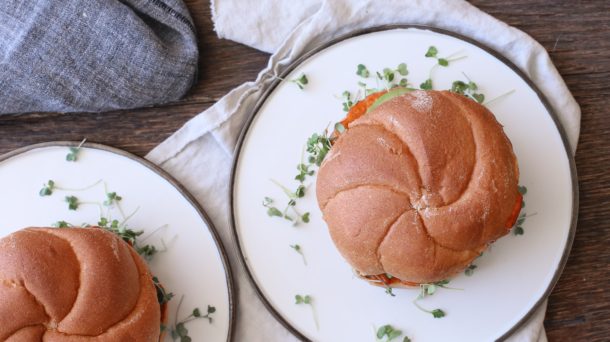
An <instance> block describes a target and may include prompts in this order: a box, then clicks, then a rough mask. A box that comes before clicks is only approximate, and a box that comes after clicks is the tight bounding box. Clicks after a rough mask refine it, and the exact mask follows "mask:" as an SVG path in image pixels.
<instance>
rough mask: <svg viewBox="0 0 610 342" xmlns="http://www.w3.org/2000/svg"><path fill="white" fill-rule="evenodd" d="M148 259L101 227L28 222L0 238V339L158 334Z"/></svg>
mask: <svg viewBox="0 0 610 342" xmlns="http://www.w3.org/2000/svg"><path fill="white" fill-rule="evenodd" d="M159 330H160V306H159V302H158V301H157V294H156V289H155V286H154V284H153V281H152V277H151V275H150V273H149V271H148V267H147V266H146V264H145V263H144V261H143V260H142V258H141V257H140V256H139V255H138V254H137V253H136V252H135V250H134V249H133V248H131V247H130V246H129V245H128V244H127V243H126V242H124V241H123V240H121V239H120V238H119V237H118V236H116V235H115V234H113V233H111V232H108V231H106V230H104V229H100V228H65V229H60V228H27V229H24V230H20V231H17V232H15V233H13V234H11V235H9V236H7V237H5V238H3V239H1V240H0V340H2V341H5V340H6V341H42V340H43V338H44V340H45V341H93V340H95V341H151V342H152V341H155V342H156V341H158V340H159V333H160V331H159Z"/></svg>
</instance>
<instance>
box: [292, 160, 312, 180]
mask: <svg viewBox="0 0 610 342" xmlns="http://www.w3.org/2000/svg"><path fill="white" fill-rule="evenodd" d="M311 166H312V165H311V164H305V163H303V162H301V163H299V164H298V165H297V170H298V171H299V174H297V175H296V176H295V177H294V179H296V180H298V181H299V182H301V183H303V182H304V181H305V177H307V176H313V175H314V173H315V171H314V170H310V167H311Z"/></svg>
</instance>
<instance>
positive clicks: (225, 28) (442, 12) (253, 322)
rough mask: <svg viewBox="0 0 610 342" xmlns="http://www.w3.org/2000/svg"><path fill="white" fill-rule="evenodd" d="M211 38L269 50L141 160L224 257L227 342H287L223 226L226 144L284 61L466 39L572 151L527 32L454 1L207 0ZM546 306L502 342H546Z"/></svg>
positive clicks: (576, 126)
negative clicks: (350, 37) (528, 93)
mask: <svg viewBox="0 0 610 342" xmlns="http://www.w3.org/2000/svg"><path fill="white" fill-rule="evenodd" d="M211 5H212V13H213V19H214V23H215V30H216V32H217V33H218V35H219V37H221V38H227V39H231V40H234V41H237V42H240V43H243V44H247V45H250V46H252V47H255V48H257V49H261V50H263V51H267V52H272V53H273V54H272V55H271V58H270V59H269V63H268V65H267V67H266V68H265V69H264V70H262V71H261V72H260V74H259V75H258V77H257V79H256V81H253V82H247V83H244V84H242V85H240V86H239V87H237V88H235V89H233V90H232V91H230V92H229V93H228V94H227V95H225V96H224V97H223V98H222V99H220V100H219V101H218V102H217V103H216V104H214V105H213V106H212V107H210V108H208V109H207V110H206V111H204V112H202V113H201V114H199V115H198V116H196V117H194V118H193V119H191V120H190V121H189V122H187V123H186V124H185V125H184V126H183V127H182V128H181V129H180V130H178V131H177V132H176V133H175V134H173V135H172V136H171V137H169V138H168V139H167V140H166V141H164V142H163V143H161V144H160V145H159V146H157V147H156V148H155V149H153V150H152V151H151V152H150V153H149V154H148V155H147V156H146V158H148V159H149V160H150V161H152V162H154V163H156V164H158V165H160V166H161V167H162V168H164V169H165V170H166V171H168V172H169V173H170V174H172V175H173V176H174V177H175V178H176V179H177V180H178V181H179V182H181V183H182V184H183V185H184V186H186V188H187V189H188V190H189V191H190V192H191V193H192V194H193V195H194V196H195V197H196V198H197V200H198V201H199V203H200V204H201V206H202V207H203V208H204V209H205V210H206V211H207V213H208V214H209V215H210V217H211V219H212V220H213V222H214V224H215V226H216V228H217V230H218V231H219V234H220V235H221V238H222V240H223V243H224V245H225V247H226V249H227V252H228V254H229V259H230V261H231V265H232V267H233V271H234V275H235V278H236V283H237V286H238V288H239V291H238V295H239V298H238V303H239V306H238V313H237V316H238V320H237V326H236V330H235V340H236V341H291V340H295V338H294V337H293V336H292V335H291V334H290V333H289V332H288V331H287V330H286V329H284V328H283V327H282V326H281V325H280V324H279V323H278V322H277V321H276V320H275V319H274V318H273V317H272V316H271V314H269V312H268V311H267V310H266V309H265V308H264V306H263V305H262V302H261V301H260V300H259V299H258V297H257V296H256V294H255V292H254V289H253V288H252V286H251V285H250V283H249V281H248V279H247V277H246V275H245V271H244V270H243V267H242V266H241V264H240V262H239V259H238V252H237V249H236V246H235V241H233V239H232V237H231V228H230V224H229V215H230V212H229V198H228V188H229V174H230V168H231V162H232V158H233V151H234V148H235V143H236V140H237V137H238V135H239V132H240V130H241V129H242V127H243V125H244V122H245V120H246V117H247V114H248V113H249V111H250V110H251V109H252V106H253V105H254V104H255V102H256V101H257V100H258V99H259V97H260V96H261V95H262V93H263V91H264V90H265V89H266V87H267V86H268V85H269V84H270V83H271V82H272V81H273V78H272V77H271V76H270V75H269V74H271V73H274V74H276V75H277V74H279V73H281V71H282V70H283V69H284V68H285V67H286V66H287V65H288V64H290V63H291V62H292V61H294V60H295V59H296V58H297V57H298V56H300V55H301V54H302V53H304V52H306V51H308V50H309V49H311V48H313V47H315V46H317V45H319V44H320V43H322V42H325V41H327V40H329V39H332V38H334V37H336V36H338V35H341V34H344V33H347V32H350V31H352V30H356V29H361V28H367V27H373V26H378V25H385V24H423V25H430V26H436V27H439V28H444V29H447V30H451V31H454V32H457V33H460V34H462V35H464V36H468V37H470V38H472V39H475V40H477V41H479V42H481V43H483V44H485V45H487V46H489V47H491V48H492V49H494V50H496V51H498V52H500V53H501V54H503V55H504V56H505V57H506V58H508V59H509V60H511V61H512V62H513V63H514V64H515V65H517V66H518V67H519V68H520V69H521V70H522V71H523V72H525V73H526V74H527V75H528V76H529V77H530V79H531V80H532V81H533V82H534V83H535V84H536V85H537V86H538V87H539V88H540V90H541V91H542V92H543V93H544V94H545V96H546V97H547V99H548V100H549V102H550V104H551V106H552V107H553V109H554V110H555V111H556V113H557V114H558V115H559V119H560V122H561V124H562V125H563V127H564V129H565V130H566V132H567V136H568V140H569V142H570V146H571V149H572V151H573V152H575V151H576V145H577V142H578V135H579V130H580V108H579V106H578V104H577V103H576V101H575V100H574V98H573V97H572V95H571V94H570V92H569V90H568V89H567V87H566V85H565V83H564V82H563V80H562V78H561V76H560V75H559V73H558V72H557V70H556V69H555V67H554V66H553V64H552V62H551V60H550V58H549V56H548V54H547V53H546V51H545V49H544V48H543V47H542V46H541V45H540V44H539V43H537V42H536V41H535V40H534V39H532V38H531V37H530V36H528V35H527V34H525V33H523V32H522V31H519V30H518V29H516V28H514V27H510V26H508V25H506V24H505V23H503V22H501V21H498V20H497V19H495V18H493V17H491V16H489V15H488V14H486V13H484V12H482V11H480V10H478V9H477V8H476V7H474V6H472V5H470V4H468V3H467V2H465V1H461V0H421V1H403V0H386V1H384V2H379V1H374V0H358V1H356V0H354V1H350V0H309V1H308V0H291V1H282V0H258V1H240V0H222V1H220V0H212V1H211ZM545 311H546V302H545V303H544V304H543V305H542V306H541V307H540V308H539V309H538V310H537V312H536V313H535V314H534V315H533V316H532V317H531V319H530V320H529V322H528V323H527V324H525V325H524V326H523V327H522V328H521V329H519V330H518V331H517V332H515V333H514V334H513V335H512V336H511V337H510V339H509V340H510V341H524V342H525V341H528V342H529V341H546V334H545V332H544V328H543V325H542V322H543V320H544V314H545Z"/></svg>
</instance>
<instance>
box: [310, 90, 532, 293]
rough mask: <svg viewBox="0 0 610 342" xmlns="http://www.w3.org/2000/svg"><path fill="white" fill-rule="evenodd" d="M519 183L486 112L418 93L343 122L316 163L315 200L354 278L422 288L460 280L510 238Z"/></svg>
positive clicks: (438, 94)
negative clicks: (341, 130)
mask: <svg viewBox="0 0 610 342" xmlns="http://www.w3.org/2000/svg"><path fill="white" fill-rule="evenodd" d="M518 179H519V170H518V166H517V160H516V158H515V155H514V153H513V150H512V145H511V143H510V141H509V140H508V138H507V137H506V135H505V134H504V131H503V129H502V126H501V125H500V124H499V123H498V122H497V121H496V119H495V117H494V115H493V114H492V113H491V112H490V111H489V110H487V109H486V108H485V107H484V106H482V105H480V104H478V103H476V102H475V101H473V100H470V99H468V98H466V97H465V96H463V95H459V94H455V93H452V92H448V91H419V90H417V91H413V92H409V93H407V94H404V95H401V96H397V97H395V98H392V99H390V100H388V101H386V102H384V103H382V104H381V105H379V106H378V107H377V108H375V109H373V110H372V111H371V112H369V113H367V114H365V115H364V116H362V117H360V118H359V119H357V120H355V121H354V122H352V123H351V124H350V125H349V128H348V129H347V130H346V131H345V132H344V133H342V134H341V135H340V136H339V137H338V138H337V140H336V141H335V143H334V145H333V146H332V148H331V150H330V152H329V153H328V155H327V156H326V159H325V160H324V162H323V163H322V165H321V167H320V170H319V172H318V178H317V184H316V191H317V199H318V204H319V206H320V208H321V210H322V213H323V217H324V220H325V221H326V222H327V224H328V229H329V232H330V235H331V238H332V240H333V241H334V243H335V245H336V246H337V248H338V250H339V252H340V253H341V254H342V255H343V257H344V258H345V259H346V260H347V261H348V262H349V263H350V264H351V265H352V267H354V268H355V270H356V271H357V272H358V273H359V274H360V275H362V276H375V275H380V274H389V275H391V276H393V277H396V278H399V279H400V280H403V281H405V282H409V283H415V284H421V283H430V282H435V281H440V280H443V279H446V278H448V277H450V276H452V275H454V274H455V273H457V272H459V271H461V270H462V269H464V268H465V267H466V266H468V264H470V263H471V262H472V260H473V259H475V258H476V257H477V256H479V255H480V254H481V252H482V251H483V250H485V249H486V247H487V246H488V245H489V244H490V243H491V242H493V241H494V240H496V239H498V238H499V237H501V236H503V235H505V234H506V233H507V232H508V231H509V228H510V226H512V223H511V220H512V219H511V217H513V216H514V211H515V208H516V205H517V206H519V208H520V205H521V199H520V198H521V196H520V195H519V192H518ZM507 226H508V227H507Z"/></svg>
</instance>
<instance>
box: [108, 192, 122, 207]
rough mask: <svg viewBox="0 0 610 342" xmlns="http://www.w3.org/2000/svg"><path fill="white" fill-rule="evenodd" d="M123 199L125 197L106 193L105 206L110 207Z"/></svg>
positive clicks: (114, 193)
mask: <svg viewBox="0 0 610 342" xmlns="http://www.w3.org/2000/svg"><path fill="white" fill-rule="evenodd" d="M122 199H123V197H121V196H119V195H117V194H116V192H108V193H106V200H105V201H104V205H105V206H107V207H109V206H111V205H112V204H113V203H116V202H119V201H121V200H122Z"/></svg>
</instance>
